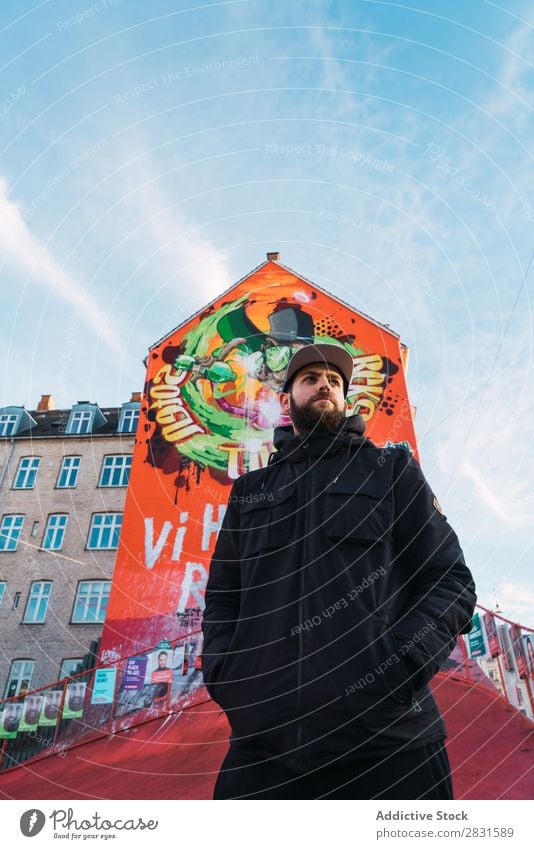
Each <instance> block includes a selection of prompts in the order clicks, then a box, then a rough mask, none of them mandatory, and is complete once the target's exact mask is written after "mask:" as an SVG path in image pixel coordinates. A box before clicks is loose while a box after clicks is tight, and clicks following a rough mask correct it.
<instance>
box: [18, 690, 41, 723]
mask: <svg viewBox="0 0 534 849" xmlns="http://www.w3.org/2000/svg"><path fill="white" fill-rule="evenodd" d="M42 709H43V695H42V693H30V694H29V696H26V698H25V699H24V709H23V712H22V718H21V720H20V725H19V731H35V730H36V728H37V726H38V725H39V718H40V716H41V711H42Z"/></svg>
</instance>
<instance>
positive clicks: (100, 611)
mask: <svg viewBox="0 0 534 849" xmlns="http://www.w3.org/2000/svg"><path fill="white" fill-rule="evenodd" d="M98 584H100V585H101V586H102V589H101V590H100V591H99V592H95V593H91V592H87V593H83V594H81V590H82V587H84V586H89V587H91V589H92V588H93V587H94V586H95V585H98ZM106 585H107V592H106V589H105V587H106ZM110 593H111V581H106V580H102V579H101V578H100V579H95V580H84V581H78V586H77V587H76V595H75V597H74V604H73V606H72V614H71V620H70V621H71V624H72V625H101V624H102V623H103V622H104V621H105V618H106V612H107V607H108V602H109V596H110ZM84 599H85V600H86V601H87V602H90V599H96V606H95V617H94V618H89V617H88V615H87V614H88V612H89V611H90V610H91V604H90V603H86V604H85V605H84V604H83V600H84ZM103 602H105V604H103ZM79 605H80V607H83V615H82V616H81V617H80V618H77V617H76V614H77V607H78V606H79Z"/></svg>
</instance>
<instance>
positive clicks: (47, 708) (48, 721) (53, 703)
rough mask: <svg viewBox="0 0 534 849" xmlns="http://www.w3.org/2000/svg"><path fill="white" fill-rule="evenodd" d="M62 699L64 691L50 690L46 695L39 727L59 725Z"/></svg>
mask: <svg viewBox="0 0 534 849" xmlns="http://www.w3.org/2000/svg"><path fill="white" fill-rule="evenodd" d="M62 698H63V690H62V689H61V690H48V691H47V692H46V693H44V695H43V705H42V708H41V716H40V717H39V725H46V726H53V725H57V722H58V717H59V709H60V707H61V699H62Z"/></svg>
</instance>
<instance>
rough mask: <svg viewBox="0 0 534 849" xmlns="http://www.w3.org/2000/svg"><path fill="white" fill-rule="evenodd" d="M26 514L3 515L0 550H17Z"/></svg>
mask: <svg viewBox="0 0 534 849" xmlns="http://www.w3.org/2000/svg"><path fill="white" fill-rule="evenodd" d="M23 524H24V516H22V515H18V516H15V515H12V516H3V517H2V524H1V525H0V551H16V550H17V545H18V541H19V537H20V532H21V531H22V526H23Z"/></svg>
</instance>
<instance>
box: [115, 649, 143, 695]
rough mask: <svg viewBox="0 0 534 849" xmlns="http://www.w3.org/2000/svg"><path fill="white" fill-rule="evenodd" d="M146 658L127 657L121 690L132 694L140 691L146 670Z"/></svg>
mask: <svg viewBox="0 0 534 849" xmlns="http://www.w3.org/2000/svg"><path fill="white" fill-rule="evenodd" d="M147 663H148V658H147V657H146V655H143V656H142V657H129V658H128V660H127V661H126V671H125V673H124V680H123V682H122V687H121V689H122V690H130V691H132V692H134V691H138V690H142V689H143V686H144V683H145V677H146V668H147Z"/></svg>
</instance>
